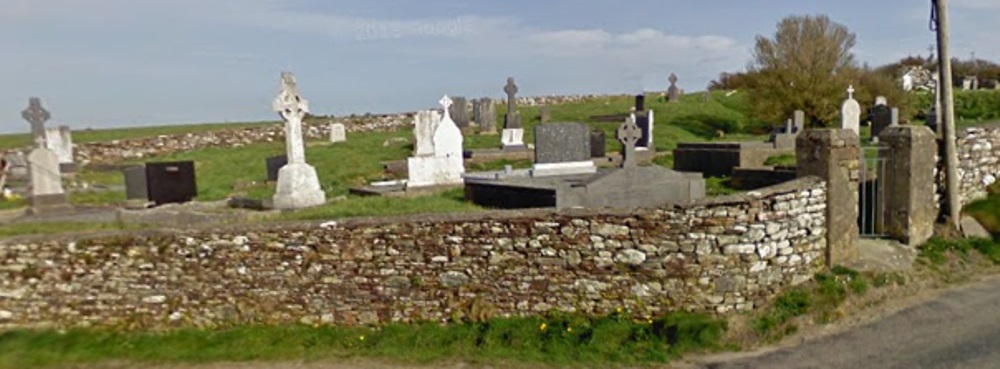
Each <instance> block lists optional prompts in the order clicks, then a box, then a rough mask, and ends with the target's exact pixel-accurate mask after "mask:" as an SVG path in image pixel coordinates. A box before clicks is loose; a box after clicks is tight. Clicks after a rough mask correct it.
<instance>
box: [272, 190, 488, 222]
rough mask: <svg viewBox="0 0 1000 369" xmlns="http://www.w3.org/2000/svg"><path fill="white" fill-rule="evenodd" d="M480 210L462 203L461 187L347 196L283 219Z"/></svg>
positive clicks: (463, 200) (291, 214) (287, 214)
mask: <svg viewBox="0 0 1000 369" xmlns="http://www.w3.org/2000/svg"><path fill="white" fill-rule="evenodd" d="M477 210H482V208H481V207H479V206H477V205H474V204H472V203H470V202H466V201H465V199H464V192H463V190H462V189H460V188H459V189H454V190H450V191H447V192H443V193H440V194H436V195H430V196H422V197H414V198H399V197H377V196H349V197H347V199H345V200H341V201H335V202H332V203H328V204H326V205H323V206H317V207H314V208H308V209H302V210H298V211H294V212H288V213H283V214H282V215H281V216H280V218H281V219H284V220H321V219H338V218H348V217H363V216H393V215H407V214H433V213H462V212H470V211H477Z"/></svg>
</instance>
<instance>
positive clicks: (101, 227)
mask: <svg viewBox="0 0 1000 369" xmlns="http://www.w3.org/2000/svg"><path fill="white" fill-rule="evenodd" d="M144 227H145V226H143V225H138V224H121V223H96V222H38V223H11V224H4V225H0V238H4V237H16V236H26V235H33V234H46V235H52V234H60V233H76V232H92V231H93V232H96V231H119V230H130V229H142V228H144Z"/></svg>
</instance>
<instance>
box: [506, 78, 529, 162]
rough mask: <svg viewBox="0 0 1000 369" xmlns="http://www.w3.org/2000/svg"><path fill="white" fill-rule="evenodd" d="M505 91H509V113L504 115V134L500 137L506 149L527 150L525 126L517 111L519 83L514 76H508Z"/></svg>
mask: <svg viewBox="0 0 1000 369" xmlns="http://www.w3.org/2000/svg"><path fill="white" fill-rule="evenodd" d="M503 91H504V92H505V93H507V115H505V116H504V122H503V135H502V136H501V137H500V141H501V144H502V145H503V149H504V150H505V151H520V150H527V146H525V145H524V127H523V126H522V125H521V114H520V113H518V112H517V96H516V95H517V85H515V84H514V78H512V77H508V78H507V85H505V86H504V88H503Z"/></svg>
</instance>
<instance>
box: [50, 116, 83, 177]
mask: <svg viewBox="0 0 1000 369" xmlns="http://www.w3.org/2000/svg"><path fill="white" fill-rule="evenodd" d="M45 145H46V147H48V148H49V150H52V152H55V153H56V157H58V158H59V171H60V172H62V173H63V174H73V173H76V164H75V163H74V162H73V134H72V132H71V131H70V129H69V127H68V126H59V128H55V129H53V128H46V129H45Z"/></svg>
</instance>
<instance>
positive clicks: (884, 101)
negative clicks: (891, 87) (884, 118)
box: [875, 95, 889, 106]
mask: <svg viewBox="0 0 1000 369" xmlns="http://www.w3.org/2000/svg"><path fill="white" fill-rule="evenodd" d="M878 105H889V100H888V99H886V98H885V96H882V95H879V96H875V106H878Z"/></svg>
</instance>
